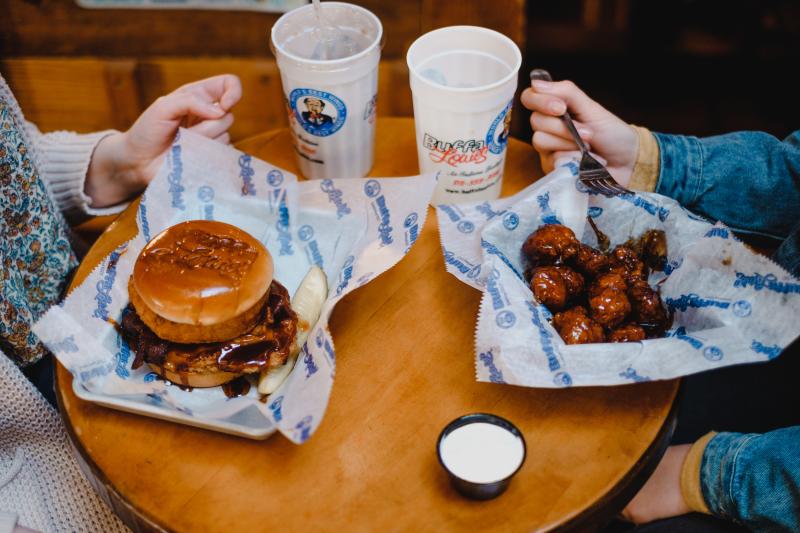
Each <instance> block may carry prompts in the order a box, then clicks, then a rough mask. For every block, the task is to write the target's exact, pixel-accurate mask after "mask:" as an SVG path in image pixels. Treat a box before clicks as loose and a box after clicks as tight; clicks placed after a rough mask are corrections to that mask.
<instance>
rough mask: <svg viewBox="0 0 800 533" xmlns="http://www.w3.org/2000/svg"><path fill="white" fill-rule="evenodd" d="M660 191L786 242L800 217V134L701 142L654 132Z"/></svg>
mask: <svg viewBox="0 0 800 533" xmlns="http://www.w3.org/2000/svg"><path fill="white" fill-rule="evenodd" d="M654 136H655V138H656V141H657V142H658V145H659V150H660V161H659V163H660V175H659V179H658V184H657V186H656V192H657V193H659V194H663V195H666V196H670V197H672V198H674V199H675V200H677V201H678V202H679V203H680V204H681V205H683V206H685V207H686V208H688V209H690V210H692V211H694V212H696V213H698V214H700V215H704V216H707V217H709V218H712V219H714V220H720V221H722V222H723V223H725V224H726V225H728V226H730V227H731V228H732V229H734V230H736V231H739V232H742V233H750V234H756V235H761V236H766V237H772V238H775V239H780V240H783V239H785V238H786V237H787V236H788V235H789V233H790V232H791V231H792V229H793V227H794V226H795V224H796V223H797V221H798V218H800V130H798V131H796V132H794V133H792V134H791V135H790V136H789V137H787V138H786V139H784V140H783V141H780V140H779V139H777V138H775V137H773V136H771V135H769V134H766V133H762V132H755V131H745V132H737V133H730V134H727V135H718V136H715V137H706V138H702V139H700V138H697V137H688V136H683V135H665V134H661V133H654Z"/></svg>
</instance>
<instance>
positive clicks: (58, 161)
mask: <svg viewBox="0 0 800 533" xmlns="http://www.w3.org/2000/svg"><path fill="white" fill-rule="evenodd" d="M27 126H28V128H27V129H28V134H29V135H30V138H31V142H32V143H33V145H34V146H35V147H36V153H37V156H38V159H37V163H38V168H39V173H40V175H41V177H42V179H43V180H44V181H45V183H47V189H48V191H50V195H51V196H52V197H53V200H54V201H55V203H56V206H57V207H58V208H59V209H60V210H61V212H62V213H64V216H65V217H66V218H67V220H68V221H69V222H71V223H74V222H80V221H81V220H82V219H85V218H88V217H90V216H98V215H114V214H117V213H119V212H121V211H122V210H123V209H125V207H127V205H128V202H125V203H122V204H117V205H115V206H112V207H104V208H100V209H98V208H93V207H92V199H91V198H89V197H88V196H87V195H86V193H84V192H83V191H84V185H85V183H86V172H87V171H88V170H89V162H90V161H91V159H92V154H93V153H94V149H95V147H96V146H97V144H98V143H99V142H100V141H102V140H103V139H104V138H105V137H108V136H109V135H113V134H114V133H117V132H116V131H115V130H105V131H100V132H96V133H87V134H78V133H73V132H69V131H55V132H52V133H41V132H40V131H39V129H38V128H37V127H36V125H35V124H33V123H32V122H28V123H27Z"/></svg>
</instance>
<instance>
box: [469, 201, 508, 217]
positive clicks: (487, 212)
mask: <svg viewBox="0 0 800 533" xmlns="http://www.w3.org/2000/svg"><path fill="white" fill-rule="evenodd" d="M475 211H477V212H478V213H482V214H483V215H484V216H485V217H486V220H492V219H493V218H494V217H499V216H500V215H502V214H503V213H505V212H506V210H505V209H503V210H502V211H495V210H493V209H492V206H491V205H490V204H489V202H483V203H482V204H478V205H476V206H475Z"/></svg>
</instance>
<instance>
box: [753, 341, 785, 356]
mask: <svg viewBox="0 0 800 533" xmlns="http://www.w3.org/2000/svg"><path fill="white" fill-rule="evenodd" d="M750 349H751V350H753V351H754V352H756V353H760V354H764V355H766V356H767V358H768V359H770V360H771V359H775V358H776V357H778V356H779V355H780V354H781V352H782V351H783V348H781V347H780V346H778V345H777V344H773V345H772V346H767V345H766V344H763V343H761V342H758V341H757V340H755V339H754V340H753V343H752V344H751V345H750Z"/></svg>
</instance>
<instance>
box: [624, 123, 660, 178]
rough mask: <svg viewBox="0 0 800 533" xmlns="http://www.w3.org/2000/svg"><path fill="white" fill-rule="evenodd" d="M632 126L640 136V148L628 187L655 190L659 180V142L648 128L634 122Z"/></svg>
mask: <svg viewBox="0 0 800 533" xmlns="http://www.w3.org/2000/svg"><path fill="white" fill-rule="evenodd" d="M631 128H632V129H633V131H635V132H636V135H637V136H638V137H639V148H638V150H637V151H636V163H635V164H634V165H633V172H632V173H631V181H630V182H629V183H628V187H630V188H631V189H633V190H635V191H645V192H653V191H655V190H656V182H657V181H658V163H659V161H658V159H659V153H658V143H657V142H656V139H655V137H653V134H652V133H650V130H648V129H647V128H642V127H641V126H635V125H633V124H631Z"/></svg>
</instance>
